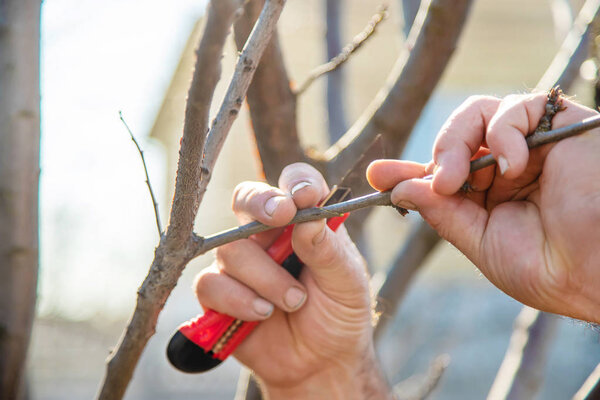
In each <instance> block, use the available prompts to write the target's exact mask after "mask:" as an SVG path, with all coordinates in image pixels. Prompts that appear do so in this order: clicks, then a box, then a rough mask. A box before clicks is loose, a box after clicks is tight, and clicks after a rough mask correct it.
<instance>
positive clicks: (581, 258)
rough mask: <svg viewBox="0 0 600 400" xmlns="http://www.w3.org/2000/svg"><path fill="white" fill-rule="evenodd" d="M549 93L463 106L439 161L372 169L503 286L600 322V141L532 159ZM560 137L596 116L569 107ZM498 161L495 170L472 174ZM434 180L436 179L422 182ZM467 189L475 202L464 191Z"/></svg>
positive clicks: (378, 182) (585, 138)
mask: <svg viewBox="0 0 600 400" xmlns="http://www.w3.org/2000/svg"><path fill="white" fill-rule="evenodd" d="M545 103H546V95H545V94H533V95H515V96H508V97H506V98H504V99H498V98H494V97H481V96H480V97H474V98H471V99H469V100H468V101H466V102H465V103H464V104H463V105H462V106H461V107H460V108H459V109H457V110H456V111H455V112H454V114H453V115H452V116H451V117H450V118H449V120H448V121H447V122H446V124H445V126H444V127H443V128H442V130H441V132H440V133H439V135H438V137H437V139H436V142H435V145H434V149H433V160H432V161H431V162H430V163H428V164H416V163H411V162H407V161H398V160H378V161H376V162H374V163H373V164H372V165H371V166H370V168H369V170H368V172H367V176H368V179H369V181H370V183H371V184H372V186H373V187H375V188H376V189H379V190H388V189H392V190H393V192H392V202H394V203H395V204H398V205H400V206H402V207H405V208H409V209H413V210H418V211H419V212H420V213H421V215H422V216H423V218H424V219H425V220H426V221H427V222H428V223H429V224H430V225H431V226H433V227H434V228H435V229H436V230H437V231H438V233H439V234H440V235H441V236H443V237H444V238H445V239H447V240H448V241H450V242H451V243H453V244H454V245H455V246H456V247H457V248H458V249H459V250H460V251H461V252H463V253H464V254H465V255H466V256H467V257H469V259H470V260H471V261H473V263H474V264H475V265H476V266H477V267H478V268H479V269H480V270H481V272H482V273H483V274H484V275H485V276H486V277H487V278H488V279H489V280H490V281H491V282H492V283H494V284H495V285H496V286H497V287H499V288H500V289H502V290H503V291H504V292H506V293H507V294H509V295H510V296H512V297H514V298H516V299H517V300H519V301H521V302H523V303H525V304H528V305H530V306H532V307H535V308H538V309H541V310H544V311H549V312H553V313H557V314H562V315H567V316H571V317H574V318H579V319H584V320H587V321H591V322H596V323H597V322H600V179H599V178H600V134H599V132H598V130H597V129H596V130H593V131H590V132H587V133H584V134H581V135H579V136H576V137H572V138H568V139H564V140H562V141H560V142H558V143H553V144H548V145H545V146H542V147H540V148H538V149H534V150H532V151H531V152H530V151H529V150H528V149H527V144H526V143H525V136H526V135H527V134H529V133H531V132H533V131H534V130H535V128H536V126H537V124H538V122H539V119H540V118H541V117H542V115H543V113H544V105H545ZM564 105H565V106H566V107H567V108H566V109H565V110H564V111H560V112H559V113H558V114H557V115H556V116H555V117H554V120H553V128H559V127H562V126H565V125H569V124H572V123H575V122H579V121H581V120H582V119H584V118H587V117H590V116H593V115H596V114H597V113H596V112H595V111H593V110H590V109H588V108H585V107H583V106H580V105H578V104H576V103H574V102H572V101H569V100H565V102H564ZM489 152H491V153H492V155H493V156H494V158H495V159H496V160H498V165H497V166H491V167H488V168H485V169H483V170H480V171H477V172H475V173H473V174H471V175H469V161H470V160H471V159H472V158H474V157H480V156H482V155H483V154H487V153H489ZM428 174H434V177H433V179H432V180H424V179H419V178H422V177H424V176H426V175H428ZM466 180H468V181H469V183H470V184H471V185H472V187H473V189H474V190H473V191H472V192H470V193H463V192H460V191H459V188H460V187H461V185H462V184H463V182H465V181H466Z"/></svg>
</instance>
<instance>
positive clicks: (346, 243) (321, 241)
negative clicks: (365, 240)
mask: <svg viewBox="0 0 600 400" xmlns="http://www.w3.org/2000/svg"><path fill="white" fill-rule="evenodd" d="M292 246H293V248H294V251H295V252H296V255H297V256H298V257H299V258H300V259H301V260H302V261H303V262H304V264H305V265H306V267H307V268H308V269H309V270H310V273H311V276H312V278H313V280H314V281H315V283H316V284H317V286H318V287H319V289H321V291H322V292H323V293H325V294H326V295H327V296H328V297H330V298H331V299H333V300H335V301H337V302H339V303H341V304H344V305H346V306H349V307H353V308H354V307H357V308H364V307H365V306H366V307H368V306H369V304H370V299H369V283H368V282H369V281H368V273H367V269H366V265H365V261H364V259H363V258H362V256H361V255H360V253H359V251H358V249H357V248H356V246H355V245H354V243H353V242H352V240H351V239H350V237H349V236H348V233H347V232H346V228H345V227H344V225H341V226H340V227H339V228H338V230H337V231H335V232H334V231H332V230H331V229H330V228H329V227H328V226H327V225H326V222H325V220H319V221H312V222H305V223H302V224H298V225H296V227H295V228H294V232H293V234H292Z"/></svg>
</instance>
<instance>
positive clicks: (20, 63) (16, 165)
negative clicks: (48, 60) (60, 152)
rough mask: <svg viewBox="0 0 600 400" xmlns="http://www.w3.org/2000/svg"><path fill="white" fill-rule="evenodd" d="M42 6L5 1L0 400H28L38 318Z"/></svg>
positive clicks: (1, 37)
mask: <svg viewBox="0 0 600 400" xmlns="http://www.w3.org/2000/svg"><path fill="white" fill-rule="evenodd" d="M40 8H41V1H40V0H6V1H2V2H0V132H1V134H0V398H2V399H20V398H24V395H25V392H26V390H24V389H25V385H24V376H25V370H26V368H25V363H26V360H27V349H28V347H29V341H30V337H31V326H32V323H33V319H34V316H35V301H36V286H37V278H38V257H39V255H38V246H39V241H38V232H39V227H38V208H39V206H38V193H39V185H38V182H39V177H40V164H39V154H40V90H39V87H40V85H39V82H40V80H39V76H40V73H39V64H40V63H39V61H40V58H39V51H40Z"/></svg>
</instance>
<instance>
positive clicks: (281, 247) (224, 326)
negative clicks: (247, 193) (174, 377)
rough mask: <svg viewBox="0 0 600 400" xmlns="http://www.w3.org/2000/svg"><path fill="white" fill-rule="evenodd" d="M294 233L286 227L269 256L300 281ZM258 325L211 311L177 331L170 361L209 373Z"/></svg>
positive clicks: (335, 223) (333, 224)
mask: <svg viewBox="0 0 600 400" xmlns="http://www.w3.org/2000/svg"><path fill="white" fill-rule="evenodd" d="M346 218H348V214H347V213H346V214H343V215H340V216H338V217H332V218H329V220H328V221H327V225H328V226H329V228H330V229H332V230H334V231H335V230H337V228H338V227H339V226H340V225H341V224H342V223H343V222H344V221H345V220H346ZM293 229H294V226H293V225H289V226H287V227H286V228H285V229H284V230H283V232H282V233H281V235H279V237H278V238H277V240H275V242H274V243H273V244H272V245H271V246H270V247H269V248H268V249H267V253H268V254H269V256H271V258H272V259H273V260H274V261H275V262H276V263H278V264H280V265H281V266H282V267H283V268H285V269H286V271H288V272H289V273H290V274H292V276H293V277H294V278H296V279H297V278H298V276H299V275H300V271H301V268H302V265H303V263H302V261H301V260H299V259H298V257H297V256H296V254H295V253H294V250H293V249H292V231H293ZM258 324H259V321H250V322H248V321H242V320H239V319H236V318H234V317H231V316H229V315H227V314H222V313H219V312H217V311H214V310H210V309H208V310H206V312H205V313H204V314H203V315H201V316H198V317H196V318H194V319H192V320H189V321H186V322H184V323H183V324H181V325H180V326H179V328H177V331H176V332H175V334H174V335H173V337H172V338H171V340H170V341H169V345H168V347H167V358H168V359H169V361H170V362H171V364H172V365H173V366H174V367H175V368H177V369H179V370H181V371H183V372H204V371H208V370H210V369H212V368H214V367H216V366H217V365H219V364H220V363H221V362H223V361H224V360H225V359H226V358H227V357H228V356H229V355H230V354H231V353H232V352H233V351H234V350H235V349H236V348H237V346H238V345H239V344H240V343H242V341H243V340H244V339H245V338H246V336H248V335H249V334H250V332H252V330H254V328H255V327H256V326H257V325H258Z"/></svg>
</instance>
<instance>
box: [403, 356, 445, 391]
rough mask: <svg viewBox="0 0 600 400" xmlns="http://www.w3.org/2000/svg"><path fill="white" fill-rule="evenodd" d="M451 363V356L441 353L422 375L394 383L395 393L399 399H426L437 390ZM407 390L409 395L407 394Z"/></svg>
mask: <svg viewBox="0 0 600 400" xmlns="http://www.w3.org/2000/svg"><path fill="white" fill-rule="evenodd" d="M449 364H450V356H449V355H448V354H441V355H439V356H437V357H436V358H435V360H433V362H432V363H431V365H429V369H428V371H427V372H426V373H425V374H424V375H422V376H418V375H415V376H411V377H409V378H408V379H406V380H404V381H402V382H400V383H398V384H396V385H394V393H395V394H396V397H397V399H398V400H425V399H427V398H428V397H429V396H430V395H431V393H433V391H434V390H435V388H436V387H437V385H438V383H440V380H441V379H442V376H443V375H444V372H446V368H448V365H449ZM407 392H408V393H409V395H408V396H407Z"/></svg>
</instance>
